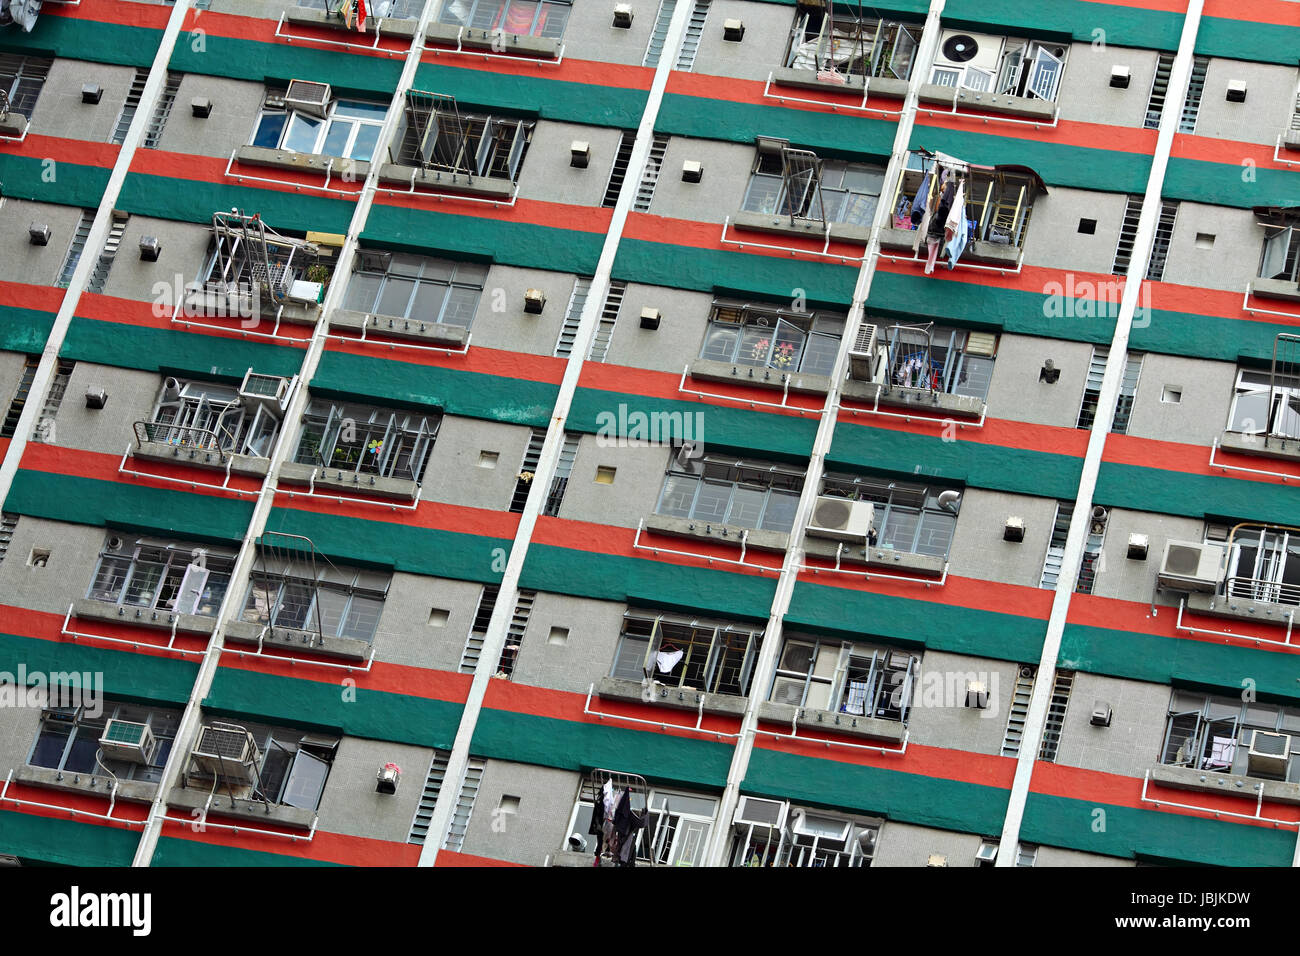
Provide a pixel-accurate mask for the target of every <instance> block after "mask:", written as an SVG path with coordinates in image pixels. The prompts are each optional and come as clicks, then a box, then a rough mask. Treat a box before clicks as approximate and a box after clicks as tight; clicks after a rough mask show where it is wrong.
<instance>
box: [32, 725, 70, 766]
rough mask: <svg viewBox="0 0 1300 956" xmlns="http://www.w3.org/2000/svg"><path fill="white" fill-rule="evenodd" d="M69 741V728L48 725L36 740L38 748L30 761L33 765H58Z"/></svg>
mask: <svg viewBox="0 0 1300 956" xmlns="http://www.w3.org/2000/svg"><path fill="white" fill-rule="evenodd" d="M67 742H68V728H67V727H58V726H47V727H46V728H45V729H44V730H43V731H41V735H40V737H39V738H37V740H36V749H35V750H34V751H33V752H32V759H31V761H30V763H31V765H32V766H33V767H51V768H55V767H58V765H59V761H60V760H62V759H63V748H64V746H65V745H66V744H67Z"/></svg>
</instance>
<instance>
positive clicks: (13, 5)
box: [0, 0, 42, 33]
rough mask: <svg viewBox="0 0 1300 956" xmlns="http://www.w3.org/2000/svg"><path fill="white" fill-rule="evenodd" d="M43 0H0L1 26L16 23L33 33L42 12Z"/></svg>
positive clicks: (27, 31)
mask: <svg viewBox="0 0 1300 956" xmlns="http://www.w3.org/2000/svg"><path fill="white" fill-rule="evenodd" d="M41 2H42V0H0V27H7V26H9V25H10V24H13V23H16V24H18V25H19V26H20V27H22V28H23V32H24V33H31V32H32V27H34V26H36V18H37V17H38V16H40V13H41Z"/></svg>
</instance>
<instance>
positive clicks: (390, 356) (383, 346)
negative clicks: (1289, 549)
mask: <svg viewBox="0 0 1300 956" xmlns="http://www.w3.org/2000/svg"><path fill="white" fill-rule="evenodd" d="M325 347H326V350H328V351H331V352H346V353H348V354H351V355H365V356H370V357H372V358H382V359H387V360H390V361H392V362H401V363H402V364H404V365H421V366H425V367H429V368H454V369H457V370H460V371H463V372H474V373H476V374H479V375H495V376H498V377H500V378H514V379H520V380H522V381H528V382H543V383H546V384H549V385H559V384H560V380H561V379H563V378H564V366H565V360H564V359H562V358H556V357H555V356H553V355H534V354H531V353H528V352H508V351H505V350H504V349H489V348H485V347H482V346H476V345H473V344H471V345H470V348H469V351H468V352H466V353H465V354H464V355H447V354H445V353H442V352H428V351H423V350H421V349H409V348H402V342H401V340H398V339H393V340H388V339H383V340H381V339H378V338H375V337H367V339H366V341H365V342H362V341H361V340H360V339H352V338H351V337H349V340H348V341H343V340H340V339H330V340H329V341H328V342H327V343H326V345H325Z"/></svg>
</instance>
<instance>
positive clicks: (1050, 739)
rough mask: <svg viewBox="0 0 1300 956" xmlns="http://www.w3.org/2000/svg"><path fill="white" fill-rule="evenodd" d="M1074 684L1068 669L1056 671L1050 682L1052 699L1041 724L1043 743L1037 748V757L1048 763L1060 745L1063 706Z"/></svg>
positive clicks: (1054, 756) (1063, 717)
mask: <svg viewBox="0 0 1300 956" xmlns="http://www.w3.org/2000/svg"><path fill="white" fill-rule="evenodd" d="M1073 686H1074V674H1073V673H1072V672H1069V671H1057V672H1056V680H1055V681H1054V682H1053V683H1052V700H1051V703H1049V704H1048V705H1047V720H1046V722H1045V723H1044V724H1043V744H1042V746H1041V747H1039V749H1038V759H1039V760H1046V761H1048V762H1049V763H1050V762H1052V761H1055V760H1056V753H1057V751H1058V750H1059V749H1060V746H1061V730H1062V728H1064V727H1065V708H1066V706H1067V705H1068V704H1069V703H1070V688H1071V687H1073Z"/></svg>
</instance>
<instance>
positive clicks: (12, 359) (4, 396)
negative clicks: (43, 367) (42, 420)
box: [0, 352, 27, 421]
mask: <svg viewBox="0 0 1300 956" xmlns="http://www.w3.org/2000/svg"><path fill="white" fill-rule="evenodd" d="M26 366H27V356H25V355H24V354H23V353H21V352H0V421H3V420H4V416H5V415H7V414H8V413H9V405H10V403H12V402H13V400H14V398H15V396H16V393H17V391H18V383H19V382H21V381H22V377H23V369H24V368H25V367H26Z"/></svg>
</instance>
